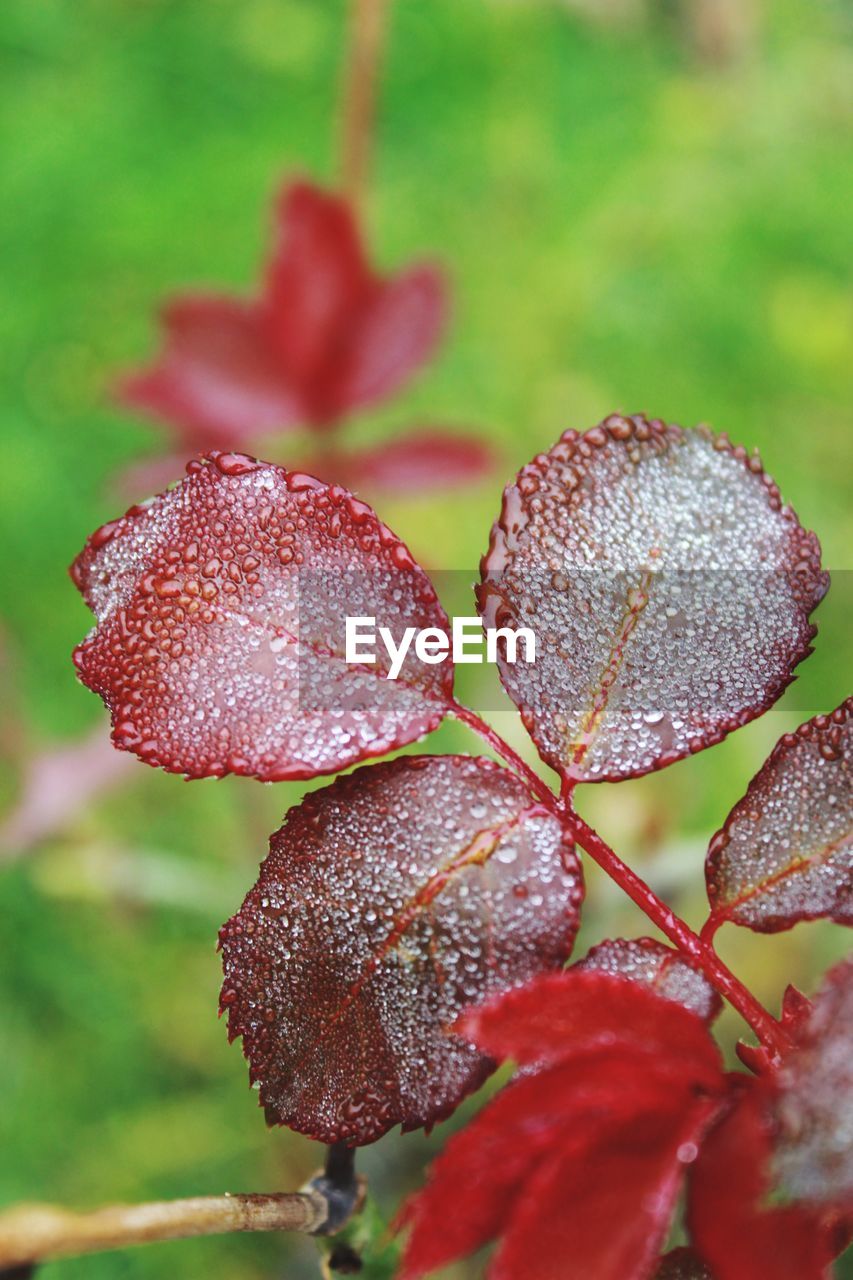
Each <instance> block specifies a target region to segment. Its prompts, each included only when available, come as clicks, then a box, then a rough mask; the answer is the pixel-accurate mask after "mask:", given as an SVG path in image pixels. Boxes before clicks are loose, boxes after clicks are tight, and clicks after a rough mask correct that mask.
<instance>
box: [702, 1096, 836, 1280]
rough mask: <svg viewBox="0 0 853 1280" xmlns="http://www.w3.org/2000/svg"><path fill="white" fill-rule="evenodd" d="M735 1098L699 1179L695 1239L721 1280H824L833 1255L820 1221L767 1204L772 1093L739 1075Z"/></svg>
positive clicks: (708, 1147) (797, 1209) (708, 1143)
mask: <svg viewBox="0 0 853 1280" xmlns="http://www.w3.org/2000/svg"><path fill="white" fill-rule="evenodd" d="M731 1095H732V1106H731V1110H730V1111H729V1112H728V1113H727V1114H726V1115H725V1116H724V1118H723V1119H722V1120H721V1121H720V1123H719V1124H718V1125H717V1126H716V1127H715V1128H714V1129H713V1130H712V1131H711V1133H710V1134H709V1135H708V1137H707V1138H706V1139H705V1142H704V1145H703V1147H702V1150H701V1152H700V1154H699V1159H698V1160H697V1162H696V1164H695V1166H694V1168H693V1171H692V1173H691V1177H690V1184H689V1198H688V1215H687V1216H688V1223H689V1226H690V1234H691V1238H692V1239H693V1241H694V1242H695V1244H696V1247H697V1248H698V1249H699V1252H700V1253H701V1254H702V1256H703V1257H704V1258H706V1259H707V1261H708V1265H709V1266H710V1268H711V1271H712V1273H713V1276H714V1280H755V1278H756V1277H757V1276H772V1277H773V1280H822V1277H823V1276H824V1272H825V1269H826V1267H827V1266H828V1264H829V1262H830V1260H831V1256H832V1250H831V1247H830V1245H829V1243H828V1239H827V1234H826V1232H825V1231H824V1229H823V1227H822V1224H821V1221H820V1218H819V1217H818V1215H816V1214H814V1213H812V1212H810V1211H809V1210H808V1209H805V1208H803V1207H801V1206H799V1205H791V1206H787V1207H784V1208H766V1207H764V1204H763V1201H764V1199H765V1196H766V1194H767V1191H768V1189H769V1169H768V1166H769V1160H770V1157H771V1150H772V1137H773V1128H772V1123H771V1118H770V1112H769V1105H768V1099H769V1091H768V1086H767V1084H766V1083H765V1081H763V1080H753V1079H751V1078H750V1077H749V1076H732V1077H731Z"/></svg>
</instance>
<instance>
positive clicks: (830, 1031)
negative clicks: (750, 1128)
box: [774, 956, 853, 1208]
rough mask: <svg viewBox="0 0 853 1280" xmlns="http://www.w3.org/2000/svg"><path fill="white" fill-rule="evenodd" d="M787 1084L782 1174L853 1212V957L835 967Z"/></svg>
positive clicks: (779, 1157) (777, 1163)
mask: <svg viewBox="0 0 853 1280" xmlns="http://www.w3.org/2000/svg"><path fill="white" fill-rule="evenodd" d="M796 1035H797V1041H798V1043H797V1048H796V1049H795V1050H794V1052H793V1053H792V1054H791V1056H790V1057H789V1058H787V1059H786V1061H785V1063H784V1065H783V1068H782V1071H781V1074H780V1080H779V1097H778V1102H777V1107H776V1117H777V1122H778V1125H779V1136H778V1145H777V1150H776V1154H775V1158H774V1169H775V1172H776V1175H777V1177H778V1179H779V1181H780V1182H781V1184H782V1186H783V1188H784V1189H785V1190H786V1191H787V1192H788V1193H789V1194H791V1195H793V1196H795V1197H797V1198H798V1199H800V1200H804V1201H809V1202H811V1203H813V1204H815V1205H820V1204H839V1205H843V1206H846V1207H849V1208H853V956H849V957H848V958H847V959H846V960H843V961H842V962H841V964H839V965H836V966H835V968H834V969H832V970H831V971H830V972H829V974H827V977H826V979H825V981H824V983H823V986H822V987H821V989H820V991H819V992H818V994H817V996H816V997H815V1000H814V1008H813V1010H812V1012H811V1015H810V1016H809V1017H808V1018H807V1019H805V1020H804V1021H802V1022H800V1024H799V1026H798V1028H797V1032H796Z"/></svg>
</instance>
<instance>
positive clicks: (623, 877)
mask: <svg viewBox="0 0 853 1280" xmlns="http://www.w3.org/2000/svg"><path fill="white" fill-rule="evenodd" d="M452 712H453V715H455V716H456V718H457V719H458V720H461V721H462V722H463V723H464V724H467V725H468V726H469V728H471V729H473V730H474V732H475V733H477V734H479V735H480V737H481V738H483V739H484V740H485V741H486V742H488V744H489V746H491V747H492V748H493V749H494V750H495V751H496V752H497V753H498V754H499V755H500V756H502V757H503V758H504V760H506V761H507V763H508V764H510V765H511V766H512V767H513V769H515V770H516V772H517V773H520V774H521V775H522V777H523V778H524V779H525V780H526V781H527V783H528V784H529V785H530V788H531V790H532V791H533V792H534V794H535V795H536V796H537V798H538V799H540V800H541V801H542V802H543V803H544V804H546V805H547V806H548V807H549V808H550V809H551V811H552V812H553V813H555V814H556V815H557V816H558V817H559V818H560V821H561V822H564V823H568V824H569V825H570V826H571V830H572V834H573V836H574V838H575V840H576V841H577V843H578V844H579V845H580V846H581V848H582V849H584V850H585V851H586V852H587V853H588V854H589V856H590V857H591V858H592V859H593V860H594V861H595V862H597V863H598V865H599V866H600V867H601V868H602V870H603V871H605V872H606V873H607V874H608V875H609V876H610V878H611V880H613V881H615V883H616V884H618V885H619V887H620V889H622V890H623V892H624V893H626V894H627V895H628V897H629V898H630V899H631V901H632V902H634V903H636V905H637V906H638V907H639V908H640V910H641V911H642V912H644V913H645V915H647V916H648V918H649V919H650V920H651V921H652V923H653V924H655V925H657V927H658V928H659V929H660V931H661V933H663V934H664V935H665V936H666V937H667V938H669V940H670V942H672V943H673V944H674V945H675V946H676V947H677V948H678V949H679V951H681V952H683V954H684V955H686V956H689V957H690V959H691V960H693V961H694V963H695V964H696V965H697V966H698V967H699V968H700V969H701V971H702V973H703V974H704V975H705V977H706V978H707V979H708V981H709V982H710V983H711V985H712V986H713V987H714V988H715V990H716V991H718V992H719V993H720V995H722V996H725V998H726V999H727V1000H728V1002H729V1004H730V1005H731V1006H732V1007H733V1008H734V1009H736V1010H737V1011H738V1013H739V1014H740V1015H741V1017H742V1018H743V1019H744V1021H745V1022H746V1023H748V1025H749V1026H750V1027H751V1028H752V1030H753V1031H754V1032H755V1034H756V1036H758V1039H759V1040H760V1041H761V1043H762V1044H763V1045H764V1046H765V1047H766V1048H767V1049H769V1050H770V1051H771V1052H772V1053H773V1054H774V1055H775V1056H776V1057H777V1058H781V1057H782V1056H783V1055H784V1054H785V1053H786V1052H787V1050H788V1048H789V1045H788V1042H787V1038H786V1036H785V1033H784V1031H783V1029H782V1027H781V1026H780V1025H779V1023H778V1022H777V1021H776V1019H775V1018H773V1017H772V1016H771V1014H769V1013H768V1012H767V1010H766V1009H765V1008H764V1006H763V1005H762V1004H761V1003H760V1002H759V1001H758V1000H756V998H755V996H754V995H753V994H752V993H751V992H750V991H749V990H748V989H747V988H746V987H745V986H744V985H743V983H742V982H741V981H740V980H739V979H738V978H736V977H735V975H734V974H733V973H732V971H731V970H730V969H729V968H728V967H727V966H726V965H725V964H724V963H723V961H722V960H721V959H720V957H719V956H718V955H717V953H716V951H714V949H713V948H712V947H711V946H709V945H708V943H707V942H706V941H705V940H704V938H701V937H699V935H698V934H696V933H694V932H693V930H692V929H690V928H689V927H688V926H687V925H686V924H685V923H684V921H683V920H682V919H681V917H680V916H678V915H676V913H675V912H674V911H673V910H672V908H671V907H668V906H667V905H666V903H665V902H664V901H663V899H661V898H659V897H658V896H657V894H656V893H655V892H654V890H653V889H651V888H649V886H648V885H647V884H646V882H645V880H643V879H642V878H641V877H640V876H638V875H637V873H636V872H635V871H632V870H631V868H630V867H629V866H628V865H627V863H625V862H623V861H622V859H621V858H620V857H619V855H618V854H616V853H614V851H613V850H612V849H611V848H610V846H609V845H608V844H606V843H605V841H604V840H602V838H601V836H600V835H598V833H597V832H595V831H593V829H592V827H590V826H589V825H588V824H587V823H586V822H584V820H583V818H580V817H578V815H577V814H576V813H575V812H574V810H573V809H572V807H571V790H572V788H571V786H568V785H564V787H563V795H562V799H561V800H558V798H557V796H555V795H554V793H553V791H551V789H550V787H548V785H547V784H546V783H545V782H544V781H543V780H542V779H541V778H540V777H539V776H538V774H536V773H534V771H533V770H532V769H531V768H530V766H529V765H528V764H526V763H525V762H524V761H523V760H522V759H521V757H520V756H519V755H518V754H517V753H516V752H515V751H513V749H512V747H510V746H509V745H508V744H507V743H506V742H504V740H503V738H501V736H500V734H499V733H497V731H496V730H495V729H493V728H492V727H491V725H488V724H486V723H485V721H483V720H481V719H480V717H479V716H478V715H477V713H476V712H475V711H470V710H469V709H468V708H467V707H463V706H460V705H459V704H458V703H454V704H453V707H452Z"/></svg>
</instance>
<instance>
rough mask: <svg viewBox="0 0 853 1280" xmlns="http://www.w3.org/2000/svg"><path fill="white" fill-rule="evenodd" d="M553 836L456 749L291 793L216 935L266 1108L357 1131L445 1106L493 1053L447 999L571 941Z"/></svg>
mask: <svg viewBox="0 0 853 1280" xmlns="http://www.w3.org/2000/svg"><path fill="white" fill-rule="evenodd" d="M564 840H565V837H564V835H563V834H562V831H561V826H560V823H559V822H558V820H557V819H556V818H555V817H554V816H553V815H552V814H551V813H549V812H548V810H547V809H545V808H544V807H543V806H541V805H539V804H537V802H536V801H535V800H534V799H533V798H532V797H531V796H530V794H529V793H528V792H527V790H526V788H525V787H524V786H523V785H522V784H521V782H519V780H518V779H517V778H516V776H515V775H514V774H512V773H511V772H509V770H507V769H504V768H502V767H501V766H498V765H496V764H494V763H492V762H490V761H487V760H482V759H472V758H470V757H468V756H407V757H403V758H400V759H397V760H394V761H392V762H390V763H387V764H381V765H373V766H371V767H370V768H367V769H361V770H358V771H357V772H356V773H354V774H350V775H348V776H347V777H344V778H341V779H338V780H337V781H336V782H335V783H333V784H332V785H331V786H329V787H326V788H325V789H323V790H322V791H318V792H315V793H313V794H312V795H310V796H308V797H307V798H306V799H305V800H304V801H303V802H302V804H301V805H299V806H297V807H296V808H295V809H292V810H291V811H290V813H289V815H288V817H287V819H286V821H285V824H284V826H283V827H282V828H281V830H280V831H279V832H277V833H276V835H275V836H273V838H272V840H271V842H270V853H269V856H268V857H267V859H266V861H265V862H264V863H263V865H262V867H261V874H260V878H259V880H258V882H257V884H256V885H255V887H254V889H252V891H251V893H249V895H248V897H247V898H246V900H245V902H244V903H243V906H242V908H241V910H240V911H239V912H238V914H237V915H236V916H234V918H233V919H232V920H231V921H230V922H229V923H228V924H227V925H226V926H225V927H224V929H223V931H222V934H221V944H222V951H223V964H224V970H225V981H224V985H223V989H222V1008H223V1009H227V1010H228V1026H229V1034H230V1036H231V1037H232V1038H234V1037H236V1036H242V1037H243V1050H244V1052H245V1054H246V1056H247V1057H248V1059H249V1062H250V1065H251V1076H252V1079H253V1080H254V1081H256V1082H257V1083H258V1084H259V1086H260V1095H261V1102H262V1104H263V1106H264V1107H265V1110H266V1113H267V1117H268V1119H269V1121H270V1122H271V1123H278V1124H287V1125H290V1126H291V1128H294V1129H297V1130H299V1131H300V1132H304V1133H308V1134H311V1135H312V1136H314V1137H316V1138H321V1139H322V1140H323V1141H325V1142H333V1141H338V1140H344V1141H347V1142H349V1143H351V1144H363V1143H366V1142H372V1141H374V1140H375V1139H376V1138H378V1137H380V1136H381V1135H382V1134H383V1133H385V1132H386V1131H387V1130H388V1129H390V1128H392V1127H393V1126H394V1125H397V1124H402V1125H403V1126H404V1127H405V1128H416V1127H418V1126H420V1125H429V1124H431V1123H432V1122H433V1121H435V1120H437V1119H439V1118H441V1117H443V1116H445V1115H447V1114H449V1112H451V1111H452V1110H453V1109H454V1107H455V1106H456V1105H457V1103H458V1102H459V1100H460V1098H462V1097H463V1096H464V1094H466V1093H467V1092H469V1091H470V1090H471V1089H472V1088H475V1087H476V1086H477V1085H478V1084H479V1083H480V1082H481V1081H482V1080H483V1079H484V1077H485V1076H486V1075H487V1074H488V1072H489V1070H490V1069H491V1066H492V1064H491V1063H490V1062H489V1060H488V1059H487V1058H486V1057H485V1055H483V1054H482V1053H480V1052H478V1051H477V1050H476V1049H475V1048H473V1047H472V1046H471V1045H470V1044H469V1043H467V1042H466V1040H464V1039H463V1038H462V1037H461V1036H460V1035H459V1034H458V1033H456V1032H452V1031H451V1027H453V1024H454V1023H455V1020H456V1018H457V1016H458V1014H459V1012H460V1010H461V1009H463V1008H464V1007H465V1006H467V1005H470V1004H476V1003H477V1002H478V1001H480V1000H482V999H483V998H485V997H487V996H488V995H490V994H493V993H495V992H498V991H503V990H505V989H506V988H508V987H511V986H513V985H515V984H517V983H520V982H524V981H525V979H526V978H528V977H530V975H531V974H534V973H537V972H539V971H540V970H542V969H549V968H554V967H556V966H559V965H560V964H562V963H563V961H564V960H565V959H566V957H567V955H568V953H569V951H570V950H571V945H572V941H573V939H574V934H575V931H576V928H577V919H578V908H579V904H580V900H581V896H582V883H581V878H580V871H579V869H578V867H577V863H576V861H575V858H574V854H573V852H572V850H571V849H566V848H565V847H564ZM561 856H563V857H565V859H566V862H567V864H568V866H569V867H570V868H571V869H570V870H569V871H567V870H566V869H565V867H564V866H563V865H561Z"/></svg>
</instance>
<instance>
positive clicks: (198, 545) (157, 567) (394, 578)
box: [72, 453, 453, 781]
mask: <svg viewBox="0 0 853 1280" xmlns="http://www.w3.org/2000/svg"><path fill="white" fill-rule="evenodd" d="M187 472H188V474H187V476H186V478H185V479H184V480H183V481H182V482H181V483H180V484H179V485H177V486H176V487H175V488H174V489H171V490H169V491H168V492H166V493H163V494H161V495H160V496H159V497H158V498H155V499H154V500H153V501H152V502H151V503H150V504H148V505H147V506H144V507H133V508H131V510H130V511H129V512H128V514H127V515H126V516H124V517H123V518H122V519H120V520H117V521H114V522H113V523H112V524H109V525H105V526H104V528H102V529H99V530H98V531H97V532H96V533H94V534H93V535H92V537H91V538H89V540H88V542H87V543H86V546H85V547H84V549H83V551H82V552H81V553H80V555H79V556H78V557H77V559H76V561H75V562H74V565H73V566H72V576H73V578H74V581H75V582H76V583H77V585H78V587H79V588H80V590H81V592H82V593H83V596H84V598H85V600H86V602H87V604H88V605H89V607H90V608H91V609H92V611H93V612H94V613H95V615H96V618H97V620H98V625H97V626H96V628H95V629H94V630H93V631H92V632H91V633H90V634H89V636H88V637H87V638H86V639H85V640H84V641H83V643H82V644H81V645H79V646H78V648H77V649H76V650H75V654H74V660H75V663H76V665H77V669H78V673H79V675H80V678H81V679H82V680H83V682H84V683H85V684H87V685H88V686H89V688H90V689H92V690H94V691H95V692H96V693H99V694H100V695H101V697H102V698H103V699H104V702H105V703H106V704H107V706H108V708H109V709H110V711H111V713H112V717H113V741H114V743H115V745H116V746H118V747H121V748H123V749H125V750H129V751H134V752H135V753H136V755H138V756H139V757H140V759H142V760H145V761H146V762H147V763H149V764H154V765H160V766H161V767H162V768H164V769H167V770H169V771H170V772H180V773H185V774H186V775H187V776H188V777H194V778H199V777H209V776H219V775H222V774H225V773H238V774H246V775H253V776H256V777H259V778H262V779H264V780H266V781H270V780H274V779H282V778H310V777H313V776H315V775H316V774H321V773H328V772H331V771H334V770H336V769H339V768H341V767H343V766H344V765H347V764H352V763H353V762H355V761H357V760H362V759H364V758H366V757H369V756H375V755H379V754H381V753H383V752H385V751H388V750H390V749H391V748H392V747H396V746H400V745H401V744H403V743H407V742H412V741H414V740H415V739H416V738H418V737H420V736H421V735H423V734H424V733H427V732H428V731H429V730H431V729H434V728H435V726H436V725H437V724H438V723H439V721H440V720H441V718H442V716H443V714H444V711H445V707H446V702H447V697H448V696H449V694H450V690H451V687H452V680H453V676H452V668H451V665H450V663H449V662H445V663H442V664H439V665H435V664H433V665H428V664H426V663H424V662H421V661H420V659H419V658H418V657H417V656H416V653H415V650H414V646H411V647H410V648H409V651H408V653H407V656H406V658H405V660H404V662H403V665H402V668H401V671H400V675H399V678H398V679H396V680H391V679H387V678H385V677H386V676H387V674H388V669H387V664H385V665H383V662H382V661H381V660H380V661H377V663H376V664H374V665H368V664H364V665H358V666H355V665H347V663H346V662H345V660H344V659H345V653H346V647H345V619H346V616H347V615H351V616H372V617H375V619H376V626H377V627H380V626H383V625H384V626H386V627H387V628H388V629H389V630H390V632H391V633H392V634H393V636H394V638H395V640H396V641H397V642H399V641H400V640H401V637H402V634H403V631H404V629H405V628H407V627H416V628H422V627H439V628H442V629H446V628H447V625H448V624H447V618H446V615H445V613H444V611H443V610H442V608H441V606H440V604H439V603H438V600H437V598H436V595H435V592H434V590H433V588H432V585H431V584H430V582H429V579H428V578H427V577H426V575H425V574H424V572H423V570H422V569H420V568H419V566H418V565H417V564H415V562H414V561H413V560H412V558H411V556H410V555H409V552H408V551H407V550H406V548H405V546H404V545H403V544H402V543H401V542H400V541H399V539H398V538H396V537H395V536H394V534H392V533H391V532H390V530H389V529H387V528H386V527H385V526H384V525H383V524H382V523H381V522H380V521H379V520H378V519H377V517H376V516H375V514H374V513H373V511H372V510H371V509H370V508H369V507H368V506H366V505H365V504H364V503H363V502H360V501H358V500H357V499H355V498H353V497H352V496H351V495H350V494H349V493H347V492H346V490H344V489H340V488H336V487H329V486H327V485H324V484H321V483H320V482H318V481H316V480H314V479H313V478H312V477H310V476H306V475H303V474H300V473H295V472H286V471H284V470H283V469H282V468H281V467H275V466H271V465H269V464H266V463H259V462H256V461H255V460H254V459H251V458H247V457H245V456H243V455H240V454H221V453H214V454H211V455H210V457H209V458H207V459H205V460H204V461H203V462H192V463H190V464H189V466H188V467H187ZM379 652H380V654H382V653H383V650H382V649H381V648H380V650H379Z"/></svg>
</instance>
